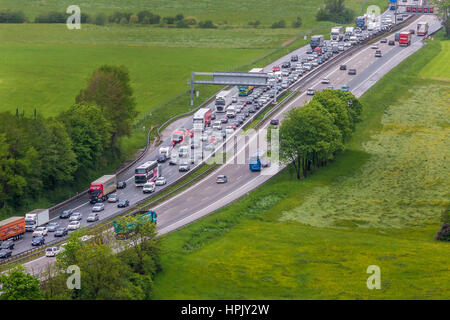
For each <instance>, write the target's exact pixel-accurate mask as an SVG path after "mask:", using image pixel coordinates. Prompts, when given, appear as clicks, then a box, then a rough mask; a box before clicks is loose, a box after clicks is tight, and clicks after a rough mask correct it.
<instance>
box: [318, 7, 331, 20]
mask: <svg viewBox="0 0 450 320" xmlns="http://www.w3.org/2000/svg"><path fill="white" fill-rule="evenodd" d="M316 20H317V21H327V20H330V16H329V14H328V13H327V12H326V11H325V8H320V9H319V11H317V14H316Z"/></svg>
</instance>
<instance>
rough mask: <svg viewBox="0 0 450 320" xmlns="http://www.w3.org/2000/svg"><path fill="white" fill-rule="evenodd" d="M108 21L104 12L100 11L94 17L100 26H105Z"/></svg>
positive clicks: (95, 22)
mask: <svg viewBox="0 0 450 320" xmlns="http://www.w3.org/2000/svg"><path fill="white" fill-rule="evenodd" d="M105 23H106V15H105V14H104V13H98V14H97V15H96V16H95V18H94V24H96V25H98V26H104V25H105Z"/></svg>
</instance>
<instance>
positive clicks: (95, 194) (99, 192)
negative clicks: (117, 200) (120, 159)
mask: <svg viewBox="0 0 450 320" xmlns="http://www.w3.org/2000/svg"><path fill="white" fill-rule="evenodd" d="M116 190H117V177H116V175H115V174H110V175H106V176H103V177H101V178H98V179H97V180H95V181H94V182H92V183H91V186H90V188H89V202H90V203H91V204H94V203H97V202H103V201H105V200H108V196H109V195H110V194H111V193H113V192H115V191H116Z"/></svg>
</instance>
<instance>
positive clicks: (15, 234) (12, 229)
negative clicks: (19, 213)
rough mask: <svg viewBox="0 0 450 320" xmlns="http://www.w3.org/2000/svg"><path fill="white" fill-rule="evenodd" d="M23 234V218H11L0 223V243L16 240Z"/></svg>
mask: <svg viewBox="0 0 450 320" xmlns="http://www.w3.org/2000/svg"><path fill="white" fill-rule="evenodd" d="M24 233H25V217H11V218H8V219H5V220H2V221H0V241H3V240H7V239H11V238H12V239H13V240H17V239H19V238H21V237H22V235H23V234H24Z"/></svg>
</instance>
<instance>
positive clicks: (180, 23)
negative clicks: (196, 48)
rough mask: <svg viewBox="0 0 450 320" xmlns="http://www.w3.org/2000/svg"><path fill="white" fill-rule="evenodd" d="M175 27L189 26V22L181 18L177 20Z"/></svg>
mask: <svg viewBox="0 0 450 320" xmlns="http://www.w3.org/2000/svg"><path fill="white" fill-rule="evenodd" d="M177 28H189V24H188V23H187V21H186V20H184V19H183V20H180V21H178V22H177Z"/></svg>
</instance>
